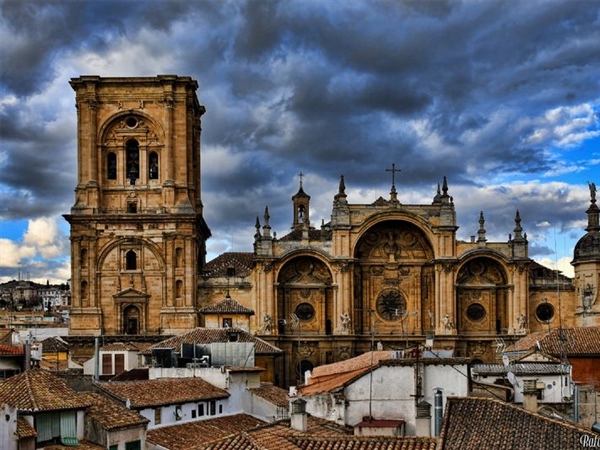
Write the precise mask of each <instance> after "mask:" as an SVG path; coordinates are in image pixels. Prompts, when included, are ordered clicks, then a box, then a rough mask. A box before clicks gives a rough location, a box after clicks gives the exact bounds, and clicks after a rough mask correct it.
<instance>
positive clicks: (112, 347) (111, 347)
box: [100, 342, 149, 352]
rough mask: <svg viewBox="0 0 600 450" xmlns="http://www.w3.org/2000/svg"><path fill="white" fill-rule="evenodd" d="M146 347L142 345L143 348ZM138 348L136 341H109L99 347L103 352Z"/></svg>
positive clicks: (134, 350)
mask: <svg viewBox="0 0 600 450" xmlns="http://www.w3.org/2000/svg"><path fill="white" fill-rule="evenodd" d="M147 347H149V346H144V348H147ZM144 348H142V350H143V349H144ZM140 350H141V349H140V346H139V345H138V343H137V342H110V343H108V344H106V345H103V346H102V347H101V348H100V351H103V352H139V351H140Z"/></svg>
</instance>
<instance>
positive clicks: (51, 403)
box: [0, 369, 90, 412]
mask: <svg viewBox="0 0 600 450" xmlns="http://www.w3.org/2000/svg"><path fill="white" fill-rule="evenodd" d="M0 403H6V404H8V405H10V406H16V407H17V409H18V410H20V411H31V412H35V411H56V410H63V409H81V408H85V407H87V406H89V405H90V403H89V401H88V400H87V399H85V398H84V397H83V396H81V395H80V394H79V393H77V392H75V391H74V390H73V389H71V388H70V387H68V386H67V384H66V383H65V382H64V381H63V380H62V379H60V378H58V377H57V376H56V375H53V374H52V373H50V372H48V371H46V370H42V369H34V370H28V371H26V372H23V373H20V374H18V375H14V376H12V377H10V378H8V379H7V380H6V381H5V382H4V383H2V384H1V385H0Z"/></svg>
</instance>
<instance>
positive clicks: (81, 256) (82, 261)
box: [79, 248, 88, 269]
mask: <svg viewBox="0 0 600 450" xmlns="http://www.w3.org/2000/svg"><path fill="white" fill-rule="evenodd" d="M87 255H88V253H87V248H82V249H81V252H80V254H79V264H80V265H81V268H82V269H85V268H86V267H87Z"/></svg>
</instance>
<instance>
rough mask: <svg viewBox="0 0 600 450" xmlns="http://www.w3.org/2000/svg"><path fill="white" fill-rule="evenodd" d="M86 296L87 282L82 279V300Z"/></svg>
mask: <svg viewBox="0 0 600 450" xmlns="http://www.w3.org/2000/svg"><path fill="white" fill-rule="evenodd" d="M87 296H88V283H87V281H85V280H84V281H82V282H81V298H82V299H83V300H86V299H87Z"/></svg>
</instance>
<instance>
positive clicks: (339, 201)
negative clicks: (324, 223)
mask: <svg viewBox="0 0 600 450" xmlns="http://www.w3.org/2000/svg"><path fill="white" fill-rule="evenodd" d="M346 197H347V196H346V183H344V175H341V176H340V185H339V187H338V193H337V194H335V196H334V197H333V205H334V206H335V205H345V204H347V203H348V202H347V200H346Z"/></svg>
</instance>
